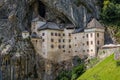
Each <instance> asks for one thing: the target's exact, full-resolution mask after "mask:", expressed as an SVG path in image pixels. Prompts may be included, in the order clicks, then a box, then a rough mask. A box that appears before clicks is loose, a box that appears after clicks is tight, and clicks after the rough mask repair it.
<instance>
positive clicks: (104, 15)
mask: <svg viewBox="0 0 120 80" xmlns="http://www.w3.org/2000/svg"><path fill="white" fill-rule="evenodd" d="M103 4H104V6H103V8H102V12H101V19H102V20H103V22H104V23H105V24H109V25H115V26H120V2H119V1H118V0H104V3H103Z"/></svg>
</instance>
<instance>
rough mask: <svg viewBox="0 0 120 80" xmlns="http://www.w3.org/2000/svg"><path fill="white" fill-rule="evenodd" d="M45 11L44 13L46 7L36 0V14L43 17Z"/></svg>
mask: <svg viewBox="0 0 120 80" xmlns="http://www.w3.org/2000/svg"><path fill="white" fill-rule="evenodd" d="M45 13H46V7H45V5H44V4H43V3H42V2H41V1H39V0H38V14H39V16H41V17H43V18H45Z"/></svg>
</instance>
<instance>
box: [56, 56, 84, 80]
mask: <svg viewBox="0 0 120 80" xmlns="http://www.w3.org/2000/svg"><path fill="white" fill-rule="evenodd" d="M77 62H78V65H76V66H74V67H73V68H72V70H62V71H61V72H60V73H59V75H58V77H57V78H56V80H76V79H77V78H78V77H79V76H80V75H82V74H83V73H84V72H85V70H86V69H85V65H84V62H83V61H82V60H81V59H80V58H79V59H78V60H77Z"/></svg>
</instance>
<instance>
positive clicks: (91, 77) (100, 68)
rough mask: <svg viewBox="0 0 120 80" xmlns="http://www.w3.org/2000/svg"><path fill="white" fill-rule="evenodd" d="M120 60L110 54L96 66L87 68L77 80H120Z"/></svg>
mask: <svg viewBox="0 0 120 80" xmlns="http://www.w3.org/2000/svg"><path fill="white" fill-rule="evenodd" d="M119 63H120V62H119V61H115V60H114V55H111V56H109V57H108V58H106V59H105V60H103V61H102V62H100V63H99V64H97V65H96V66H95V67H93V68H91V69H89V70H87V71H86V72H85V73H84V74H83V75H81V76H80V77H79V78H78V79H77V80H120V64H119Z"/></svg>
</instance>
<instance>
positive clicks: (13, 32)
mask: <svg viewBox="0 0 120 80" xmlns="http://www.w3.org/2000/svg"><path fill="white" fill-rule="evenodd" d="M98 1H99V2H100V0H0V57H1V58H0V63H1V66H0V80H8V79H9V80H28V79H31V80H48V79H49V80H54V79H55V77H56V75H57V74H58V70H62V69H63V68H64V67H65V69H69V67H68V66H70V68H71V67H72V61H70V60H69V61H65V62H61V63H54V62H50V61H48V60H45V59H43V58H41V57H40V56H39V55H37V54H36V52H35V51H34V48H33V47H32V44H31V42H30V40H29V39H28V40H27V41H24V40H23V39H22V37H21V32H22V31H24V30H28V31H29V32H31V31H30V27H31V26H30V25H31V20H32V19H33V18H35V17H37V16H40V17H41V20H47V21H53V22H57V23H62V24H66V23H72V24H74V25H75V26H76V27H78V30H79V29H80V28H84V27H85V26H86V23H88V21H89V20H90V19H91V18H92V17H95V18H99V9H100V7H99V5H98V3H99V2H98ZM63 63H64V65H63ZM66 63H68V64H69V65H68V64H66ZM48 64H49V65H50V66H49V65H48ZM47 65H48V66H47ZM55 65H58V66H55ZM46 67H48V68H46ZM49 67H50V68H49ZM49 69H50V70H49ZM55 69H57V70H55ZM49 71H50V72H49ZM49 73H50V74H49ZM1 76H2V77H1ZM43 76H44V77H43Z"/></svg>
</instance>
